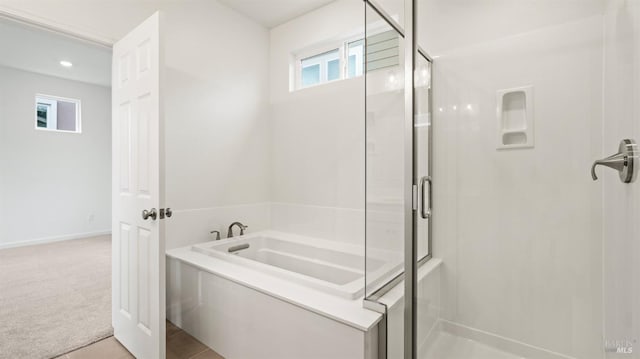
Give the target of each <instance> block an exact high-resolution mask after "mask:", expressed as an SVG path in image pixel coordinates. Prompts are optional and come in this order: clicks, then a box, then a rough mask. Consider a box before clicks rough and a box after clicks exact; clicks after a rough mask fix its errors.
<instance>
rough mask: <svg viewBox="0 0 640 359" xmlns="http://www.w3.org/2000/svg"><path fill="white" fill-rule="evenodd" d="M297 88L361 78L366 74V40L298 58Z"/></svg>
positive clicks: (351, 42) (347, 43) (345, 43)
mask: <svg viewBox="0 0 640 359" xmlns="http://www.w3.org/2000/svg"><path fill="white" fill-rule="evenodd" d="M297 61H298V71H297V74H296V76H297V84H298V85H297V88H305V87H310V86H315V85H320V84H323V83H327V82H331V81H336V80H341V79H348V78H353V77H357V76H361V75H362V74H363V73H364V39H360V40H356V41H348V42H344V43H342V44H341V45H340V46H339V47H336V48H333V49H330V50H328V51H323V52H318V53H316V54H313V55H311V56H305V57H298V60H297Z"/></svg>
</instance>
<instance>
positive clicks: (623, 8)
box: [602, 0, 640, 359]
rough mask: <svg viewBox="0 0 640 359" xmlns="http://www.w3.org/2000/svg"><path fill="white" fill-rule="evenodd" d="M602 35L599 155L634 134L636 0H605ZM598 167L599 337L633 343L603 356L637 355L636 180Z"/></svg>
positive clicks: (639, 19) (639, 262)
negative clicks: (625, 351) (627, 180)
mask: <svg viewBox="0 0 640 359" xmlns="http://www.w3.org/2000/svg"><path fill="white" fill-rule="evenodd" d="M604 35H605V51H604V56H605V57H604V144H603V146H602V155H603V156H604V155H609V154H612V153H614V152H615V151H616V149H617V146H618V143H619V142H620V140H621V139H623V138H632V139H635V140H636V141H638V140H640V2H638V1H621V0H609V1H607V7H606V11H605V17H604ZM602 172H603V173H602V182H603V184H604V211H603V215H604V226H603V227H604V228H603V233H604V238H603V247H602V249H603V254H604V317H605V320H604V338H605V339H606V340H607V341H610V342H611V341H616V340H618V341H621V342H624V341H631V344H632V346H633V348H632V349H633V354H624V355H623V354H615V353H607V356H606V357H607V358H619V357H622V356H624V357H625V358H630V359H631V358H640V284H639V283H640V221H638V216H639V215H640V212H639V211H640V182H639V181H637V180H636V182H635V183H632V184H629V185H623V184H622V183H620V180H619V179H618V175H617V174H616V173H615V172H613V171H606V173H604V172H605V171H602Z"/></svg>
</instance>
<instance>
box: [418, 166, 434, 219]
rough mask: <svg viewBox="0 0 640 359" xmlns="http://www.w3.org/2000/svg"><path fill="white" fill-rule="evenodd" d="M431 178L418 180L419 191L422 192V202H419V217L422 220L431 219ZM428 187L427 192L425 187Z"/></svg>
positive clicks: (425, 177)
mask: <svg viewBox="0 0 640 359" xmlns="http://www.w3.org/2000/svg"><path fill="white" fill-rule="evenodd" d="M431 184H432V183H431V176H424V177H422V178H421V179H420V189H421V190H422V201H420V202H421V203H420V216H421V217H422V218H424V219H429V218H431ZM427 185H428V187H429V189H428V190H427V189H426V187H427Z"/></svg>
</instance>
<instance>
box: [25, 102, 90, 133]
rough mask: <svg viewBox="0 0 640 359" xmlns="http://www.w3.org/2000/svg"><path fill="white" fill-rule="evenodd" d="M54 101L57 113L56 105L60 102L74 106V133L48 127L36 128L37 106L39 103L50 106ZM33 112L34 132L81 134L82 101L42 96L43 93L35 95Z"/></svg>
mask: <svg viewBox="0 0 640 359" xmlns="http://www.w3.org/2000/svg"><path fill="white" fill-rule="evenodd" d="M54 101H55V103H56V105H55V106H54V107H55V108H56V111H57V103H58V102H60V101H62V102H70V103H73V104H75V106H76V119H75V124H76V126H75V131H69V130H59V129H57V128H48V127H38V104H39V103H47V104H51V103H53V102H54ZM33 110H34V111H35V114H34V124H33V125H34V128H35V129H36V130H39V131H48V132H62V133H76V134H81V133H82V101H81V100H80V99H75V98H68V97H61V96H54V95H47V94H43V93H36V94H35V96H34V107H33ZM57 122H58V121H57V112H56V126H57Z"/></svg>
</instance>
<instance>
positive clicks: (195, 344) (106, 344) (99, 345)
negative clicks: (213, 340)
mask: <svg viewBox="0 0 640 359" xmlns="http://www.w3.org/2000/svg"><path fill="white" fill-rule="evenodd" d="M128 358H134V356H133V355H131V353H129V352H128V351H127V349H125V348H124V347H123V346H122V345H121V344H120V343H118V341H117V340H116V339H115V338H114V337H109V338H106V339H103V340H101V341H99V342H96V343H93V344H91V345H89V346H86V347H84V348H80V349H78V350H76V351H73V352H71V353H68V354H65V355H63V356H60V357H58V358H57V359H128ZM167 359H224V358H223V357H222V356H221V355H219V354H218V353H216V352H214V351H213V350H211V349H209V348H208V347H207V346H206V345H204V344H202V343H200V342H199V341H198V340H196V339H195V338H194V337H192V336H190V335H189V334H187V333H186V332H184V331H183V330H182V329H180V328H178V327H176V326H175V325H173V324H172V323H171V322H169V321H167Z"/></svg>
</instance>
